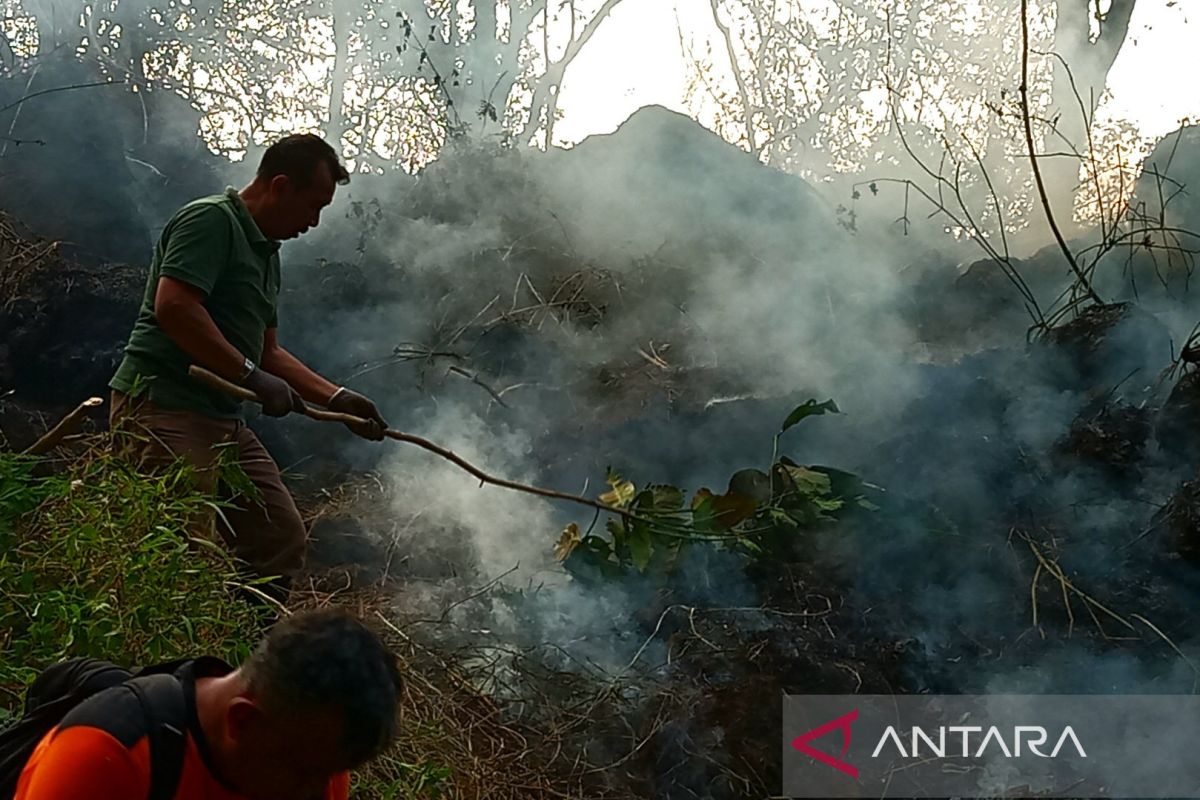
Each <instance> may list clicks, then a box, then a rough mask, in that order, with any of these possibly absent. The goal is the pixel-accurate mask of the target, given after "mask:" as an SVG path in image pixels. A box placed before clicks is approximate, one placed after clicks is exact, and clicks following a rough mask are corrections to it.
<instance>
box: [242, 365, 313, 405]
mask: <svg viewBox="0 0 1200 800" xmlns="http://www.w3.org/2000/svg"><path fill="white" fill-rule="evenodd" d="M242 386H245V387H246V388H247V389H249V390H250V391H252V392H254V393H255V394H256V395H258V399H259V402H261V403H262V410H263V413H264V414H266V415H267V416H268V417H282V416H286V415H287V414H288V413H290V412H292V411H303V410H304V398H302V397H300V393H299V392H297V391H296V390H295V389H293V388H292V387H291V386H289V385H288V382H287V381H285V380H283V379H282V378H277V377H275V376H274V375H272V374H271V373H269V372H264V371H263V370H262V369H261V368H259V367H255V368H254V371H253V372H251V373H250V374H249V375H247V376H246V377H245V378H243V379H242Z"/></svg>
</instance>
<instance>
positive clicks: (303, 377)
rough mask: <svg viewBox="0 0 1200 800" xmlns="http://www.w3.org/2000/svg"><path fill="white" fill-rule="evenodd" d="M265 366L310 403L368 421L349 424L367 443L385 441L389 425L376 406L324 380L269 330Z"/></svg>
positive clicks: (263, 361)
mask: <svg viewBox="0 0 1200 800" xmlns="http://www.w3.org/2000/svg"><path fill="white" fill-rule="evenodd" d="M262 366H263V369H265V370H267V371H268V372H270V373H273V374H275V375H278V376H279V377H281V378H283V379H284V380H285V381H287V382H288V383H289V384H290V385H291V387H292V388H293V389H295V390H296V391H297V392H299V393H300V396H301V397H303V398H304V399H305V400H308V401H309V402H310V403H316V404H317V405H321V406H325V407H326V408H328V409H329V410H330V411H340V412H342V413H344V414H350V415H351V416H355V417H361V418H362V419H365V420H367V422H366V423H365V424H350V423H346V427H347V428H349V429H350V430H352V431H354V433H356V434H358V435H359V436H361V437H363V438H364V439H372V440H374V441H379V440H380V439H382V438H383V432H384V430H386V429H387V422H385V421H384V419H383V417H382V416H381V415H380V414H379V409H378V408H376V407H375V404H374V403H373V402H371V401H370V400H368V399H367V398H366V397H363V396H362V395H361V394H359V393H358V392H352V391H350V390H349V389H347V388H346V387H344V386H337V385H336V384H333V383H331V382H329V381H328V380H326V379H325V378H322V377H321V376H320V375H318V374H317V373H316V372H314V371H313V370H311V369H309V368H308V366H307V365H305V363H304V362H303V361H301V360H300V359H298V358H296V357H295V356H294V355H292V354H291V353H289V352H288V351H287V350H285V349H283V348H282V347H280V346H279V338H278V336H277V335H276V329H275V328H267V332H266V336H265V338H264V340H263V355H262Z"/></svg>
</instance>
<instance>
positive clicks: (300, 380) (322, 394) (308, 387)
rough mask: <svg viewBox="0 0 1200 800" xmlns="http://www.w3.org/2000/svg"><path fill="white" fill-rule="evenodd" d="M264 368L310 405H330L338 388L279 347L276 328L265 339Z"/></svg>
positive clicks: (269, 331) (271, 329) (269, 330)
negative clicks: (282, 380) (287, 384)
mask: <svg viewBox="0 0 1200 800" xmlns="http://www.w3.org/2000/svg"><path fill="white" fill-rule="evenodd" d="M261 366H262V368H263V369H265V370H266V371H267V372H270V373H271V374H272V375H278V376H279V377H281V378H283V379H284V380H285V381H287V382H288V383H289V384H290V385H291V387H292V388H293V389H295V390H296V391H297V392H299V393H300V396H301V397H303V398H304V399H305V400H307V401H308V402H310V403H316V404H317V405H319V406H324V405H328V404H329V399H330V398H331V397H333V394H334V392H336V391H337V390H338V387H337V386H336V385H335V384H333V383H330V382H329V381H327V380H326V379H325V378H322V377H321V376H320V375H318V374H317V373H316V372H313V371H312V370H311V369H309V368H308V366H307V365H306V364H305V363H304V362H303V361H301V360H300V359H298V358H296V357H295V356H294V355H292V354H291V353H289V352H288V351H287V350H285V349H283V348H282V347H280V345H279V338H278V336H277V335H276V329H275V328H268V329H267V333H266V336H265V337H264V338H263V354H262V364H261Z"/></svg>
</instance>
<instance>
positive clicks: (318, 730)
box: [231, 709, 346, 800]
mask: <svg viewBox="0 0 1200 800" xmlns="http://www.w3.org/2000/svg"><path fill="white" fill-rule="evenodd" d="M231 722H232V723H233V724H234V727H235V729H236V730H237V733H236V737H235V738H236V741H237V752H238V761H239V763H241V764H242V765H243V769H242V770H241V771H240V772H241V774H240V775H238V776H237V779H236V782H237V788H238V790H239V791H240V792H242V793H244V794H245V795H246V796H247V797H249V798H251V799H252V800H324V798H325V796H326V790H327V787H328V786H329V782H330V780H331V779H332V778H333V777H334V776H335V775H337V774H339V773H341V772H343V771H344V770H345V769H346V764H344V763H342V757H341V755H340V750H341V742H342V726H343V720H342V716H341V714H339V713H338V712H337V711H305V712H296V713H286V712H285V713H283V714H278V715H273V714H269V713H267V712H265V711H262V710H261V709H258V710H257V713H254V714H247V715H245V716H244V718H242V719H240V720H237V721H234V720H231Z"/></svg>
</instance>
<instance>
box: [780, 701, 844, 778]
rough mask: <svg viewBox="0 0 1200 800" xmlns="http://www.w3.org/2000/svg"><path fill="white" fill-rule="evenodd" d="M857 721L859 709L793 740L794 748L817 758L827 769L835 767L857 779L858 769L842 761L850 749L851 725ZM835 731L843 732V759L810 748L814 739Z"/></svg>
mask: <svg viewBox="0 0 1200 800" xmlns="http://www.w3.org/2000/svg"><path fill="white" fill-rule="evenodd" d="M856 719H858V709H857V708H856V709H854V710H853V711H851V712H850V713H849V714H844V715H842V716H840V717H838V718H837V719H832V720H830V721H829V722H826V723H825V724H824V725H818V726H817V727H815V728H813V729H812V730H811V731H808V732H806V733H802V734H800V735H799V736H797V737H796V738H795V739H792V747H794V748H796V749H797V750H799V751H800V752H801V753H804V755H806V756H808V757H810V758H815V759H816V760H817V761H820V762H821V763H822V764H824V765H825V766H827V767H833V768H834V769H836V770H837V771H838V772H844V773H846V774H847V775H849V776H850V777H851V778H857V777H858V767H856V766H854V765H853V764H849V763H847V762H845V761H842V760H841V759H842V758H845V757H846V751H847V750H849V749H850V733H851V732H850V724H851V723H852V722H854V720H856ZM834 730H840V731H841V732H842V752H841V758H834V757H833V756H831V755H829V754H828V753H822V752H821V751H820V750H817V749H815V748H813V747H810V746H809V744H808V743H809V742H811V741H812V740H813V739H820V738H821V737H822V736H824V735H825V734H827V733H829V732H830V731H834Z"/></svg>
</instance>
